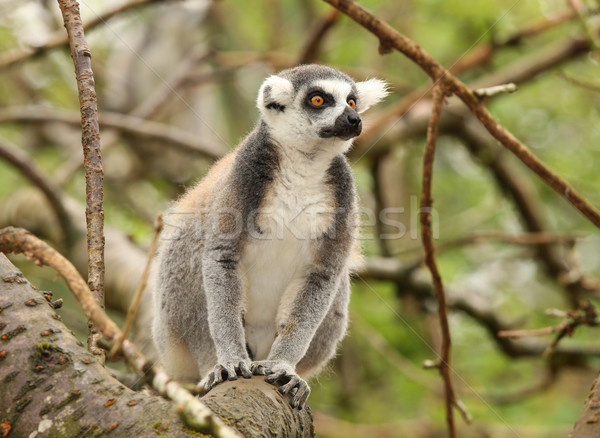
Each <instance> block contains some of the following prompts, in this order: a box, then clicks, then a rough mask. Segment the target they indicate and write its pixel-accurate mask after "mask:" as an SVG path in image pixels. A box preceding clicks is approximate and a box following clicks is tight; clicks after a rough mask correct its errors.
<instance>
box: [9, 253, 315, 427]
mask: <svg viewBox="0 0 600 438" xmlns="http://www.w3.org/2000/svg"><path fill="white" fill-rule="evenodd" d="M0 309H1V310H0V394H1V396H0V437H4V436H8V437H32V438H33V437H86V436H103V435H107V434H110V435H111V436H127V437H131V436H135V437H145V436H155V437H158V436H168V437H179V436H186V437H187V436H203V435H202V434H198V433H197V432H194V431H192V430H190V429H188V428H187V427H185V425H184V424H183V423H182V421H181V420H180V418H179V416H178V414H177V411H176V408H175V406H174V405H173V403H171V402H170V401H168V400H165V399H163V398H161V397H159V396H155V395H152V394H151V393H150V391H148V390H145V391H142V392H136V391H133V390H131V389H129V388H128V387H126V386H124V385H122V384H121V383H120V382H119V381H117V380H116V379H114V378H113V377H112V376H111V375H110V373H109V371H108V370H107V369H106V368H105V367H104V366H102V365H101V364H99V363H98V362H97V361H96V359H95V358H94V356H93V355H92V354H90V353H89V352H88V351H87V350H86V349H85V347H84V346H83V344H82V343H81V342H80V341H78V340H77V339H76V338H75V336H74V335H73V334H72V332H71V331H70V330H69V329H68V328H67V327H66V326H65V325H64V324H63V322H62V321H61V320H60V317H59V316H58V315H57V314H56V312H55V311H54V308H53V307H52V306H51V303H50V300H49V294H48V293H47V292H41V291H38V290H37V289H36V288H35V286H33V285H32V284H31V283H29V282H28V281H27V280H26V279H25V278H24V277H23V274H22V273H21V272H20V271H19V270H18V269H17V268H15V267H14V266H13V265H12V264H11V263H10V261H9V260H8V259H7V258H6V257H5V256H4V255H3V254H2V253H0ZM204 401H205V402H206V404H207V405H208V406H209V407H210V408H211V409H212V410H213V411H215V412H216V413H217V414H218V415H219V416H221V417H222V418H223V420H224V421H225V422H226V423H227V424H229V425H231V426H232V427H234V428H235V429H237V430H238V431H239V432H240V433H241V435H243V436H248V437H276V436H277V437H285V436H293V437H310V436H313V435H314V432H313V429H312V415H311V413H310V411H309V410H308V409H307V410H303V411H297V410H292V409H291V408H290V406H289V404H288V400H286V399H285V398H284V397H282V396H281V395H280V394H279V393H278V392H277V391H276V388H275V387H274V386H272V385H269V384H267V383H265V382H264V381H263V380H262V378H258V377H256V378H253V379H251V380H245V379H241V380H238V381H234V382H227V383H224V384H222V385H219V386H218V387H216V388H215V389H213V391H211V392H210V393H209V394H207V395H206V396H205V397H204Z"/></svg>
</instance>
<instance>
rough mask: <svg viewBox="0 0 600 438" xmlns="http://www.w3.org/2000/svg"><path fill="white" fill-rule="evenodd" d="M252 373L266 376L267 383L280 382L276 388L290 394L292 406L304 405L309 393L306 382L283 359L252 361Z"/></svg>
mask: <svg viewBox="0 0 600 438" xmlns="http://www.w3.org/2000/svg"><path fill="white" fill-rule="evenodd" d="M251 370H252V373H253V374H255V375H260V376H266V377H265V382H267V383H272V384H275V383H282V384H283V385H282V386H280V387H279V388H278V391H279V392H280V393H282V394H284V395H285V394H288V393H289V394H290V395H292V399H291V400H290V405H291V406H292V407H293V408H298V409H302V408H303V407H304V406H305V405H306V399H308V396H309V395H310V387H309V386H308V383H306V381H305V380H304V379H302V378H301V377H300V376H298V375H297V374H296V371H295V370H294V368H293V367H292V366H291V365H290V364H288V363H286V362H283V361H276V360H260V361H256V362H252V365H251Z"/></svg>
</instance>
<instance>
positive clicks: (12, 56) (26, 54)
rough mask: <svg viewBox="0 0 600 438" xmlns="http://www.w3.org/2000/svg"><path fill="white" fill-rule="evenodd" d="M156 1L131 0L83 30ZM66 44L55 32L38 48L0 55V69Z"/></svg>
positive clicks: (59, 34)
mask: <svg viewBox="0 0 600 438" xmlns="http://www.w3.org/2000/svg"><path fill="white" fill-rule="evenodd" d="M157 1H158V0H131V1H129V2H128V3H124V4H117V5H116V6H114V7H113V8H112V9H109V10H107V11H105V12H103V13H102V14H100V15H96V16H95V17H94V18H92V19H91V20H90V21H88V22H87V23H85V25H84V29H85V30H86V31H88V30H91V29H93V28H95V27H96V26H98V25H100V24H104V23H106V21H108V20H110V19H111V18H112V17H114V16H116V15H119V14H121V13H122V12H125V11H128V10H130V9H133V8H137V7H139V6H144V5H148V4H151V3H154V2H157ZM68 44H69V39H68V38H67V37H66V36H65V33H64V32H62V31H60V32H56V33H54V34H52V35H50V37H48V40H47V41H46V43H44V44H41V45H39V46H35V47H27V48H25V49H15V50H12V51H9V52H7V53H2V54H0V69H1V68H5V67H10V66H12V65H15V64H18V63H20V62H23V61H26V60H27V59H30V58H32V57H33V56H36V55H41V54H42V53H44V52H47V51H49V50H52V49H56V48H58V47H64V46H67V45H68Z"/></svg>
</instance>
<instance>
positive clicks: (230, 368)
mask: <svg viewBox="0 0 600 438" xmlns="http://www.w3.org/2000/svg"><path fill="white" fill-rule="evenodd" d="M238 375H239V376H242V377H244V378H246V379H249V378H250V377H252V372H251V371H250V361H249V360H237V361H231V362H223V363H218V364H216V365H215V367H214V368H213V370H212V371H211V372H210V373H208V374H207V375H206V376H204V378H203V379H202V380H201V381H200V383H198V386H199V387H201V388H204V389H205V390H206V392H208V391H210V390H211V389H212V388H214V387H215V386H216V385H218V384H219V383H222V382H224V381H225V380H237V378H238Z"/></svg>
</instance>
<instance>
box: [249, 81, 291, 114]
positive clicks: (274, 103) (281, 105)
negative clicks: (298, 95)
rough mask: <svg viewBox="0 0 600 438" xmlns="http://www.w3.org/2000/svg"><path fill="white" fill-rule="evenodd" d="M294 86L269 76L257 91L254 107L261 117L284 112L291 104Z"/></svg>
mask: <svg viewBox="0 0 600 438" xmlns="http://www.w3.org/2000/svg"><path fill="white" fill-rule="evenodd" d="M293 96H294V86H293V85H292V83H291V82H290V81H288V80H287V79H284V78H282V77H281V76H277V75H273V76H269V77H268V78H267V79H265V81H264V82H263V84H262V85H261V86H260V90H259V91H258V98H257V99H256V106H257V107H258V109H259V110H260V112H261V113H262V114H263V115H266V114H267V113H268V112H279V111H284V110H285V107H286V106H287V105H289V104H291V103H292V100H293Z"/></svg>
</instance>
